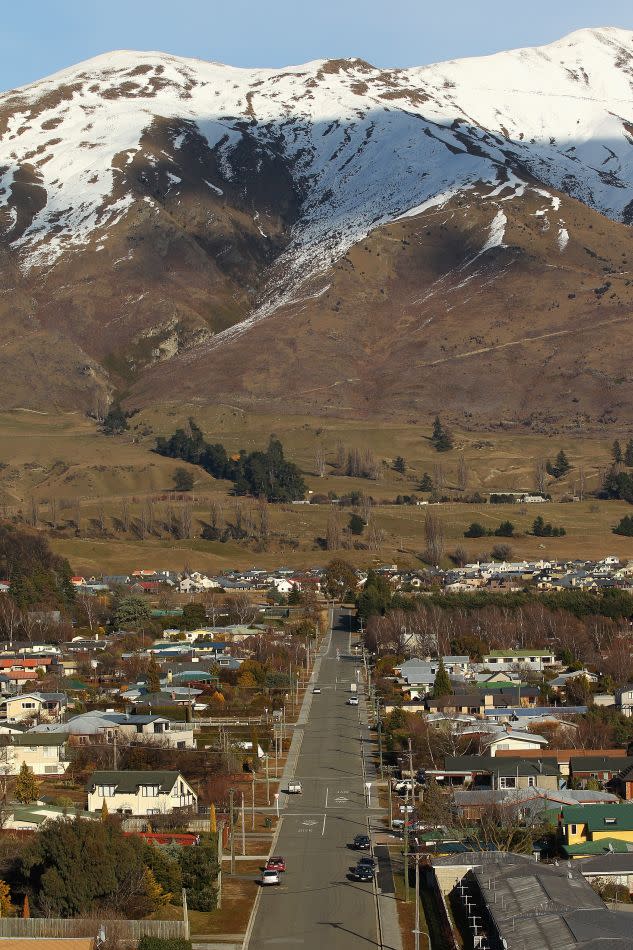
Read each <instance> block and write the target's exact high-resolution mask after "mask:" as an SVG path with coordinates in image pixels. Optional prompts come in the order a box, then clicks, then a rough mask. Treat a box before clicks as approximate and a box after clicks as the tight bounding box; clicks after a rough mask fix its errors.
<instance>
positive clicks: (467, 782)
mask: <svg viewBox="0 0 633 950" xmlns="http://www.w3.org/2000/svg"><path fill="white" fill-rule="evenodd" d="M424 776H425V779H426V780H428V779H435V781H436V782H437V783H438V785H448V786H458V787H459V786H462V787H465V788H470V787H472V788H477V789H480V788H492V789H500V790H502V791H505V790H510V789H512V790H513V789H520V788H535V787H537V786H538V787H539V788H543V789H548V790H550V791H556V790H557V789H558V786H559V772H558V767H557V765H556V760H555V759H548V758H546V757H545V756H543V757H542V758H541V759H538V760H537V761H536V762H532V761H529V760H525V759H522V758H514V759H513V758H505V757H497V756H490V755H488V756H486V755H454V756H453V755H447V756H446V757H445V759H444V768H438V769H425V772H424Z"/></svg>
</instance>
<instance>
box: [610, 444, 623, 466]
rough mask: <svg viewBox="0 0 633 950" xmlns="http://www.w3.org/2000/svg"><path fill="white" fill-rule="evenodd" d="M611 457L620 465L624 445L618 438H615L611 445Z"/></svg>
mask: <svg viewBox="0 0 633 950" xmlns="http://www.w3.org/2000/svg"><path fill="white" fill-rule="evenodd" d="M611 457H612V459H613V461H614V462H615V464H616V465H619V464H620V462H621V461H622V447H621V446H620V442H619V440H618V439H616V440H615V442H614V443H613V445H612V447H611Z"/></svg>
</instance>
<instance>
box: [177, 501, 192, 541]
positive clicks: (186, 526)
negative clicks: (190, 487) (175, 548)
mask: <svg viewBox="0 0 633 950" xmlns="http://www.w3.org/2000/svg"><path fill="white" fill-rule="evenodd" d="M192 511H193V507H192V504H191V502H190V501H188V500H186V501H184V502H183V503H182V504H181V506H180V519H179V522H180V524H179V529H180V530H179V534H180V537H181V538H190V537H191V523H192Z"/></svg>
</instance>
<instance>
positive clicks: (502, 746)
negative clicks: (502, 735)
mask: <svg viewBox="0 0 633 950" xmlns="http://www.w3.org/2000/svg"><path fill="white" fill-rule="evenodd" d="M497 748H498V749H509V748H510V743H509V742H500V743H499V744H498V745H497Z"/></svg>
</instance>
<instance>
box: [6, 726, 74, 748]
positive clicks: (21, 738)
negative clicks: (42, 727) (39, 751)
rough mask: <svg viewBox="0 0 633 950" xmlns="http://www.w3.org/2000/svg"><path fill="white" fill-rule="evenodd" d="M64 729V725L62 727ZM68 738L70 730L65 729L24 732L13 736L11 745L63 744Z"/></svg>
mask: <svg viewBox="0 0 633 950" xmlns="http://www.w3.org/2000/svg"><path fill="white" fill-rule="evenodd" d="M62 729H63V727H62ZM67 738H68V730H67V729H63V731H61V730H60V732H57V733H51V732H40V733H32V732H23V733H22V734H21V735H18V736H11V742H10V745H14V746H36V745H37V746H40V745H50V746H54V745H63V744H64V743H65V742H66V739H67Z"/></svg>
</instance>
